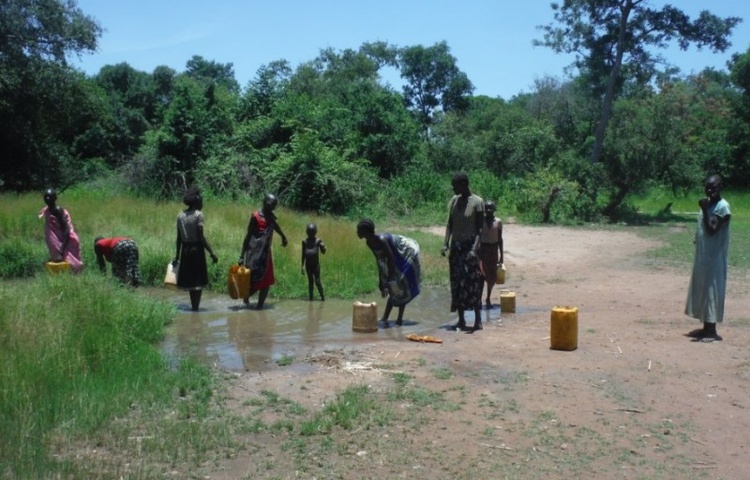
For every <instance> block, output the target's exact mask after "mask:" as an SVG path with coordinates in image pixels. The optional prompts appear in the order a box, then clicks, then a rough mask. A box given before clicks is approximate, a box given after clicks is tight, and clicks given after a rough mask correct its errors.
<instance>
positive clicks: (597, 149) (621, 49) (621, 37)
mask: <svg viewBox="0 0 750 480" xmlns="http://www.w3.org/2000/svg"><path fill="white" fill-rule="evenodd" d="M632 10H633V2H632V0H627V1H626V2H625V5H624V6H623V7H622V8H621V10H620V11H621V16H620V30H619V32H618V34H617V52H616V53H615V62H614V64H613V65H612V70H611V71H610V72H609V79H608V80H607V90H606V92H605V93H604V99H603V100H602V113H601V115H600V116H599V123H597V124H596V130H595V131H594V145H593V147H592V149H591V163H598V162H599V159H600V158H601V156H602V150H603V149H604V137H605V135H606V134H607V126H608V125H609V120H610V119H611V118H612V105H613V104H614V101H615V87H616V86H617V81H618V79H619V78H620V71H621V70H622V57H623V55H624V54H625V31H626V29H627V28H628V17H629V16H630V12H631V11H632Z"/></svg>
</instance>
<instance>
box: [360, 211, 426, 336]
mask: <svg viewBox="0 0 750 480" xmlns="http://www.w3.org/2000/svg"><path fill="white" fill-rule="evenodd" d="M357 236H358V237H359V238H363V239H365V242H366V243H367V246H368V247H369V248H370V250H371V251H372V253H373V254H374V255H375V261H376V262H377V265H378V280H379V282H378V287H379V288H380V293H381V294H382V295H383V297H388V301H387V303H386V305H385V311H384V312H383V318H382V319H381V320H380V321H381V323H382V324H383V326H384V327H386V328H387V327H389V326H390V325H389V324H388V317H389V316H390V314H391V310H392V309H393V307H394V306H396V307H398V318H397V319H396V325H398V326H401V325H402V324H403V318H404V309H405V308H406V304H407V303H409V302H411V301H412V300H414V297H416V296H417V295H419V287H420V283H421V281H422V271H421V268H420V264H419V245H418V244H417V242H415V241H414V240H412V239H411V238H407V237H403V236H401V235H393V234H390V233H380V234H378V233H375V223H373V221H372V220H369V219H364V220H361V221H360V222H359V223H358V224H357Z"/></svg>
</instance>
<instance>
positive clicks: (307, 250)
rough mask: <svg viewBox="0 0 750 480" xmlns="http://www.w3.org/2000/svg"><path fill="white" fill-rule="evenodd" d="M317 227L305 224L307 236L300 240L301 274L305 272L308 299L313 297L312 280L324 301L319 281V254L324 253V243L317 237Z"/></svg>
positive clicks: (321, 285) (312, 224)
mask: <svg viewBox="0 0 750 480" xmlns="http://www.w3.org/2000/svg"><path fill="white" fill-rule="evenodd" d="M317 234H318V227H317V226H316V225H315V224H314V223H311V224H309V225H308V226H307V238H306V239H304V240H302V275H305V274H307V291H308V293H309V295H310V301H312V299H313V282H315V286H317V287H318V293H320V300H321V301H324V300H325V296H324V295H323V284H322V283H321V282H320V255H319V253H326V244H325V243H323V240H321V239H319V238H318V237H317V236H316V235H317Z"/></svg>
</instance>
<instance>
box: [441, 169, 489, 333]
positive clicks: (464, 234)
mask: <svg viewBox="0 0 750 480" xmlns="http://www.w3.org/2000/svg"><path fill="white" fill-rule="evenodd" d="M451 184H452V186H453V193H454V194H455V195H453V198H451V201H450V203H449V205H448V212H449V213H448V224H447V225H446V227H445V241H444V245H443V248H442V250H441V252H440V253H441V254H442V255H443V256H445V253H446V252H447V251H449V250H450V254H449V256H448V263H449V265H450V283H451V312H455V311H458V323H456V325H454V327H455V328H457V329H460V330H465V329H466V320H465V318H464V311H465V310H474V327H473V330H481V329H482V316H481V309H482V289H483V287H484V277H483V276H482V272H481V271H480V269H479V260H478V258H477V252H478V251H479V235H480V232H481V231H482V217H483V216H484V212H483V208H484V202H483V201H482V199H481V198H480V197H479V196H477V195H474V194H473V193H471V190H469V177H468V176H467V175H466V174H465V173H457V174H455V175H454V176H453V180H452V182H451Z"/></svg>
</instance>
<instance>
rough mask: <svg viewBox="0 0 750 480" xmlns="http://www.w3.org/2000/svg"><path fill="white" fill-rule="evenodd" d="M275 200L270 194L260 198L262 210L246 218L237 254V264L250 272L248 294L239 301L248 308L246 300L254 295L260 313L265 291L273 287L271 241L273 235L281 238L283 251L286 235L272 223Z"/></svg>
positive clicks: (265, 294) (264, 301)
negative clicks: (247, 220) (238, 253)
mask: <svg viewBox="0 0 750 480" xmlns="http://www.w3.org/2000/svg"><path fill="white" fill-rule="evenodd" d="M277 203H278V201H277V200H276V196H275V195H272V194H270V193H268V194H266V196H265V198H263V207H262V208H261V209H260V210H258V211H256V212H254V213H253V214H252V215H251V216H250V221H249V222H248V224H247V233H246V234H245V240H244V241H243V242H242V253H240V259H239V264H240V265H245V266H246V267H247V268H249V269H250V291H249V293H248V295H247V297H245V298H243V301H244V302H245V305H249V303H250V297H251V296H253V295H254V294H255V292H260V293H259V294H258V303H257V304H256V306H255V308H256V309H257V310H261V309H262V308H263V306H264V305H265V303H266V297H268V290H269V289H270V288H271V285H273V284H274V283H276V278H275V277H274V274H273V256H272V255H271V240H273V232H277V233H278V234H279V235H280V236H281V246H282V247H286V245H287V241H286V235H284V232H282V231H281V227H280V226H279V224H278V222H277V221H276V215H274V213H273V211H274V209H275V208H276V204H277Z"/></svg>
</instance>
